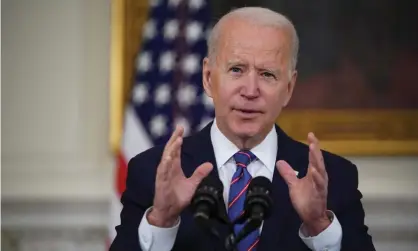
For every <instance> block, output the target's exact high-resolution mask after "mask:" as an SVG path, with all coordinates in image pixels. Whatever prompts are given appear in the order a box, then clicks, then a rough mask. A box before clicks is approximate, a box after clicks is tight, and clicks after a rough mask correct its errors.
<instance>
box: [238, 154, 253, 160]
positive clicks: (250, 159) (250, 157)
mask: <svg viewBox="0 0 418 251" xmlns="http://www.w3.org/2000/svg"><path fill="white" fill-rule="evenodd" d="M239 153H241V154H245V155H247V157H248V158H249V159H250V161H251V156H250V155H249V154H248V153H246V152H239Z"/></svg>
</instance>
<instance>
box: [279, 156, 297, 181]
mask: <svg viewBox="0 0 418 251" xmlns="http://www.w3.org/2000/svg"><path fill="white" fill-rule="evenodd" d="M276 167H277V170H278V171H279V173H280V175H281V176H282V177H283V179H284V180H285V181H286V183H287V185H288V186H289V187H290V186H292V185H294V184H295V183H296V182H297V181H298V178H297V177H296V174H295V170H293V168H292V167H291V166H290V165H289V163H287V162H286V161H284V160H279V161H277V163H276Z"/></svg>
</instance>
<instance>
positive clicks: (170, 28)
mask: <svg viewBox="0 0 418 251" xmlns="http://www.w3.org/2000/svg"><path fill="white" fill-rule="evenodd" d="M178 33H179V23H178V21H177V20H174V19H173V20H170V21H168V22H167V23H165V25H164V38H165V39H167V40H173V39H174V38H176V36H177V34H178Z"/></svg>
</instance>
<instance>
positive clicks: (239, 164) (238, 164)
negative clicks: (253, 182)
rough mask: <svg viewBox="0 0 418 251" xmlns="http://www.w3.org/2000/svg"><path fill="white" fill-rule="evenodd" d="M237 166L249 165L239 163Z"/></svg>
mask: <svg viewBox="0 0 418 251" xmlns="http://www.w3.org/2000/svg"><path fill="white" fill-rule="evenodd" d="M237 166H242V167H247V166H246V165H244V164H242V163H237Z"/></svg>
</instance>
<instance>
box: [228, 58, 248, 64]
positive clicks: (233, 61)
mask: <svg viewBox="0 0 418 251" xmlns="http://www.w3.org/2000/svg"><path fill="white" fill-rule="evenodd" d="M226 64H227V65H237V64H238V65H243V64H245V62H244V60H241V59H231V60H228V61H226Z"/></svg>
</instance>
